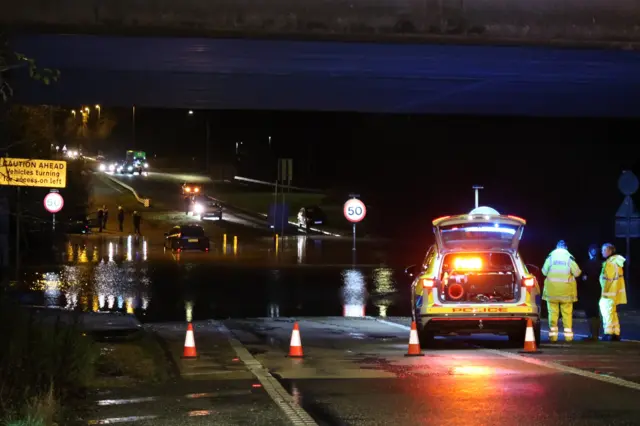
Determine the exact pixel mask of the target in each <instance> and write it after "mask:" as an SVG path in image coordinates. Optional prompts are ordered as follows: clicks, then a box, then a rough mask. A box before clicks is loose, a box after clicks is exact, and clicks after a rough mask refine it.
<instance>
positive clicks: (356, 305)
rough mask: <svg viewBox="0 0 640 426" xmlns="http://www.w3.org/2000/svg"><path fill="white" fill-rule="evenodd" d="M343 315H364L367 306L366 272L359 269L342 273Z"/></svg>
mask: <svg viewBox="0 0 640 426" xmlns="http://www.w3.org/2000/svg"><path fill="white" fill-rule="evenodd" d="M342 279H343V281H344V286H343V287H342V300H343V316H345V317H364V316H365V308H366V286H365V278H364V274H363V273H362V272H361V271H360V270H358V269H349V270H346V271H344V272H343V273H342Z"/></svg>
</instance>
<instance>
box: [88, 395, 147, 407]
mask: <svg viewBox="0 0 640 426" xmlns="http://www.w3.org/2000/svg"><path fill="white" fill-rule="evenodd" d="M155 400H156V397H155V396H149V397H143V398H129V399H102V400H100V401H97V402H96V404H97V405H102V406H105V405H125V404H139V403H141V402H151V401H155Z"/></svg>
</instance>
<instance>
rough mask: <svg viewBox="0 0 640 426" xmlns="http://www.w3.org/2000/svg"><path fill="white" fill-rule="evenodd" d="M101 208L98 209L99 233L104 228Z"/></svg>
mask: <svg viewBox="0 0 640 426" xmlns="http://www.w3.org/2000/svg"><path fill="white" fill-rule="evenodd" d="M103 207H104V206H103ZM103 207H100V208H99V209H98V228H100V232H102V228H103V227H104V210H103Z"/></svg>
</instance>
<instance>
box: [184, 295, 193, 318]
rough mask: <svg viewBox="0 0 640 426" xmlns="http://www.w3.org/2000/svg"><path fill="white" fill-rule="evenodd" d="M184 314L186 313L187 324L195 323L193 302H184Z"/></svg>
mask: <svg viewBox="0 0 640 426" xmlns="http://www.w3.org/2000/svg"><path fill="white" fill-rule="evenodd" d="M184 312H185V316H186V320H187V322H191V321H193V301H192V300H186V301H185V302H184Z"/></svg>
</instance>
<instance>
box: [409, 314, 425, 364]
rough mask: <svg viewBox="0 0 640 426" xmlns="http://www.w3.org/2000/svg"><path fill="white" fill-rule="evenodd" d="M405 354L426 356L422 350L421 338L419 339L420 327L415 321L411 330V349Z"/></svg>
mask: <svg viewBox="0 0 640 426" xmlns="http://www.w3.org/2000/svg"><path fill="white" fill-rule="evenodd" d="M405 356H424V354H423V353H422V352H420V340H418V329H417V327H416V322H415V321H413V322H412V323H411V331H410V332H409V350H408V351H407V353H406V354H405Z"/></svg>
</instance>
